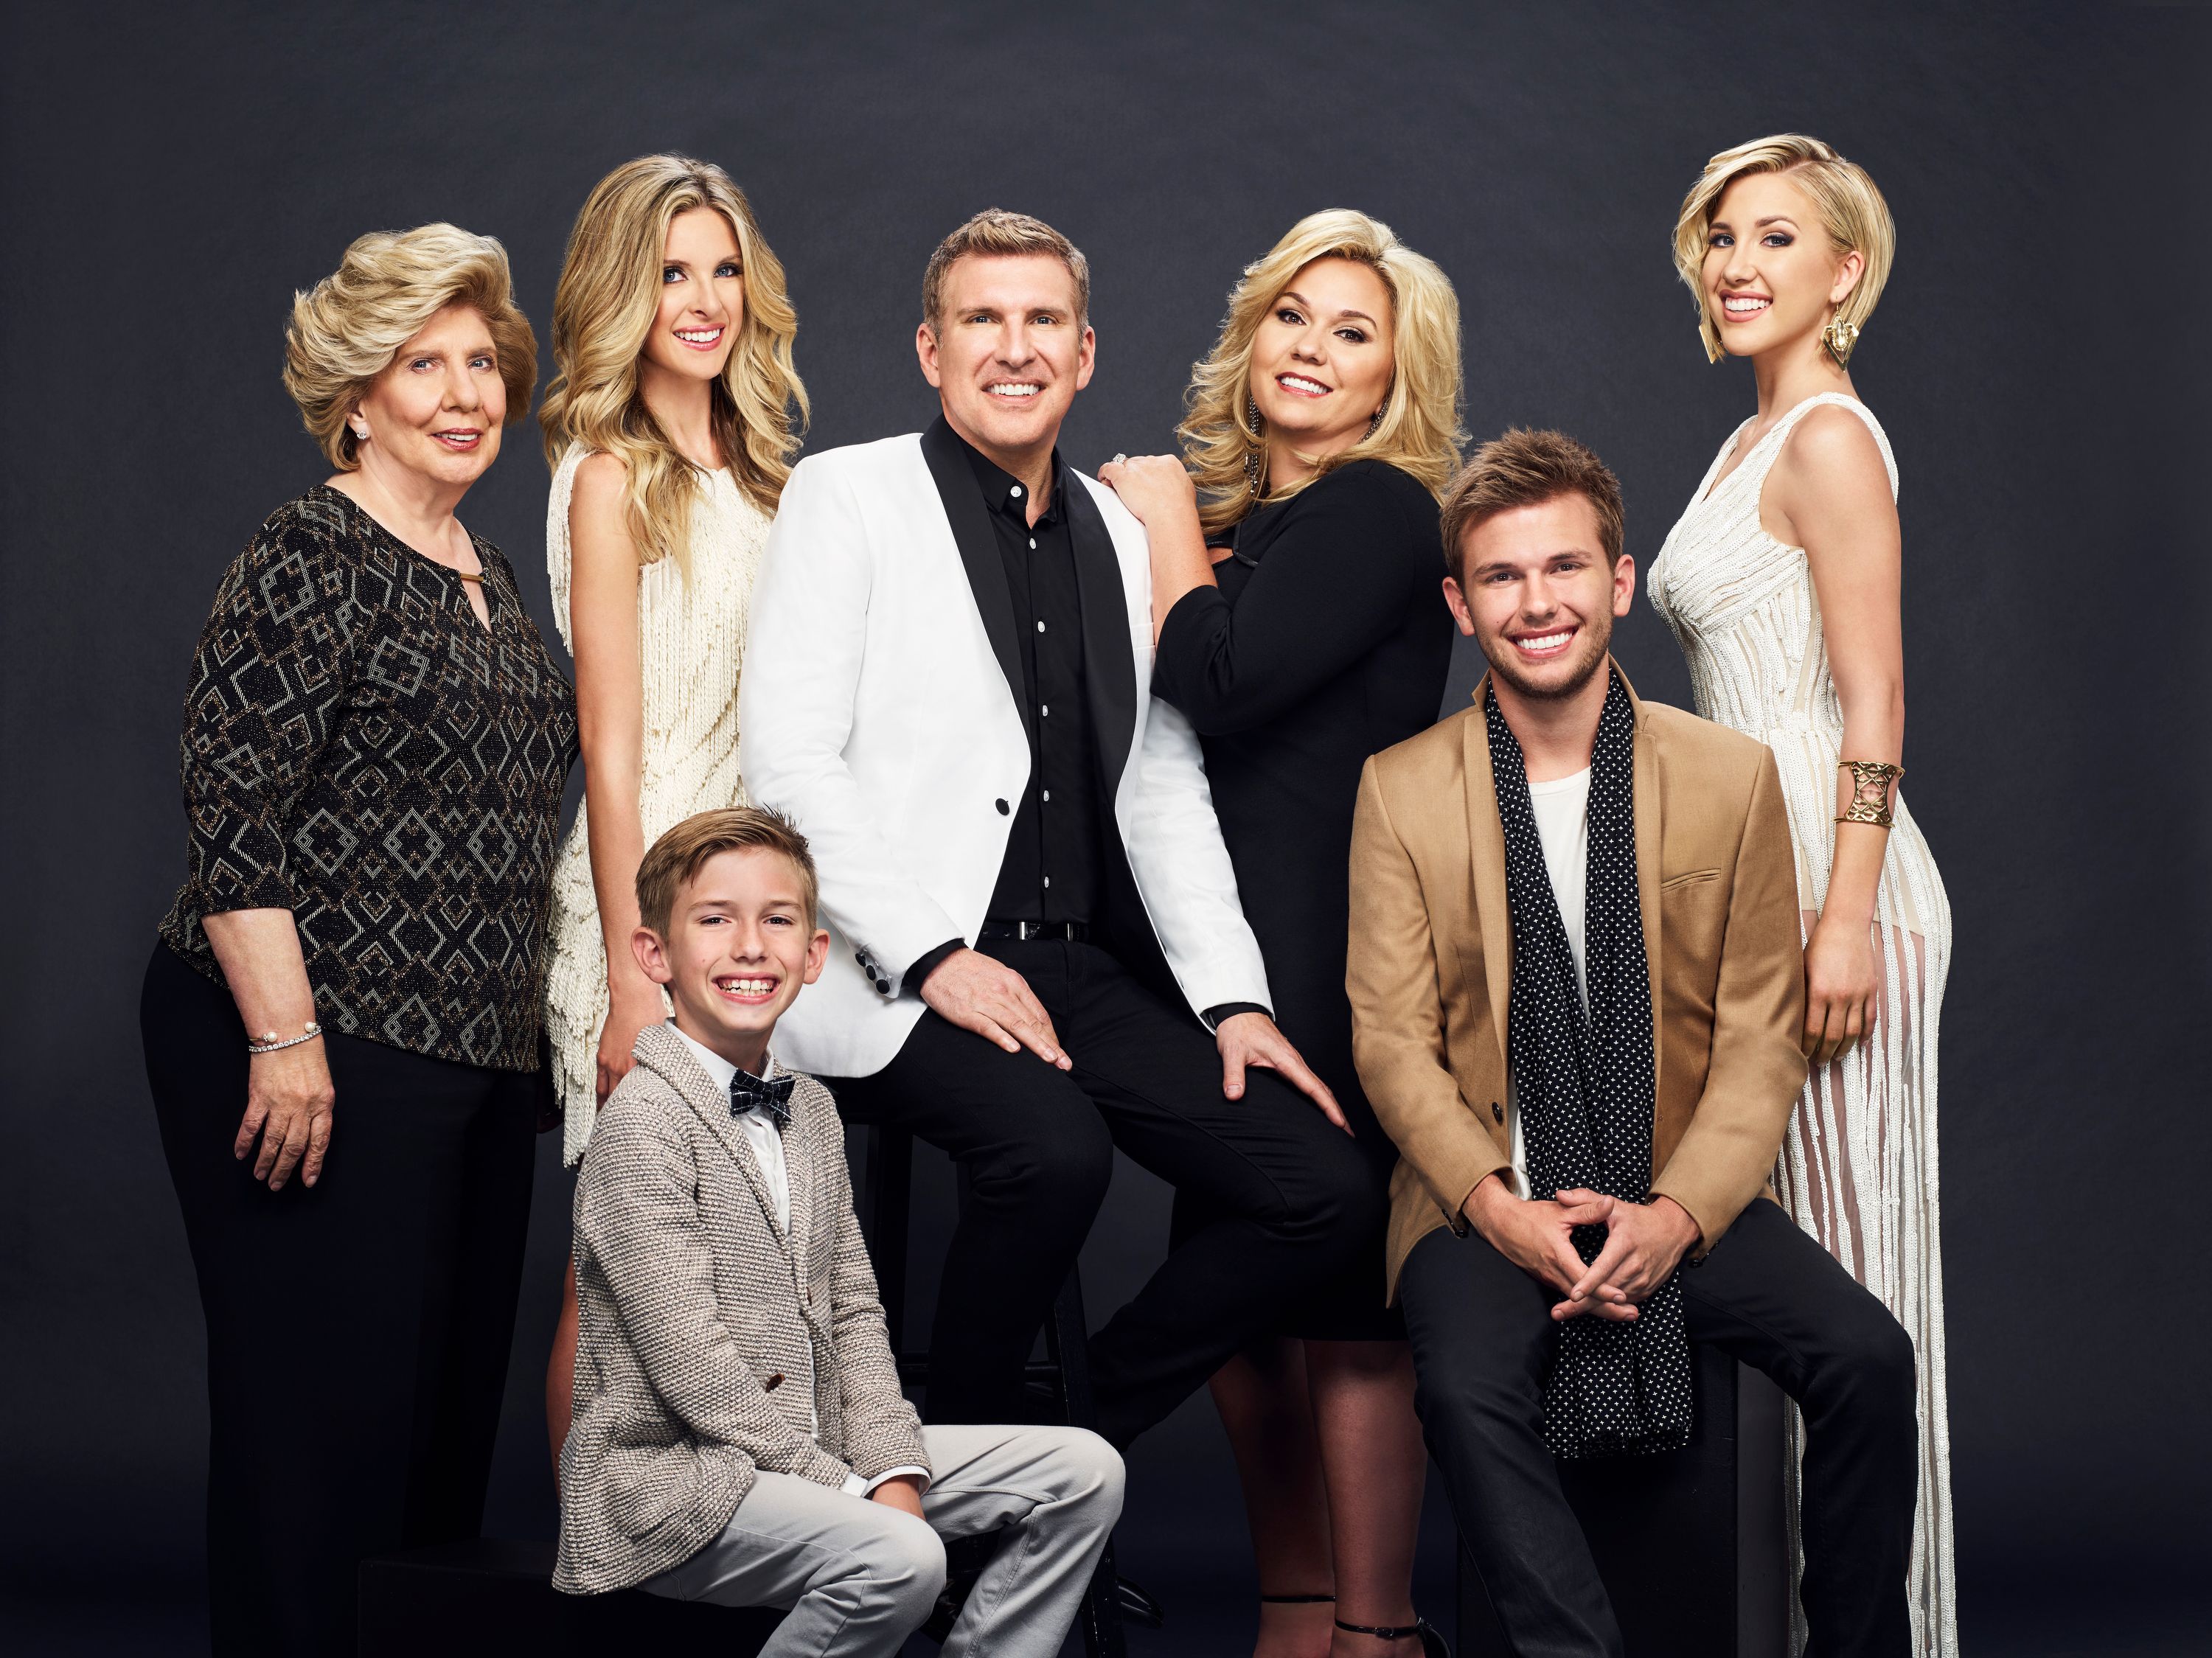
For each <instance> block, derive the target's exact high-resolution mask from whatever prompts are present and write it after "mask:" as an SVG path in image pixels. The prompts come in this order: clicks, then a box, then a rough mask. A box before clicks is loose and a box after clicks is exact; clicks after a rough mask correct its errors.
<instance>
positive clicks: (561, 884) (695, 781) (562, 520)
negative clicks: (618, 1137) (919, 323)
mask: <svg viewBox="0 0 2212 1658" xmlns="http://www.w3.org/2000/svg"><path fill="white" fill-rule="evenodd" d="M583 459H584V452H583V451H582V450H581V449H580V448H573V447H572V448H571V449H570V450H569V451H568V453H567V454H566V455H564V456H562V459H561V465H560V467H559V468H558V470H556V471H555V472H554V474H553V494H552V498H551V499H550V501H547V502H546V506H545V568H546V573H547V574H548V575H550V577H551V579H552V586H553V615H554V619H555V620H556V622H557V623H559V624H560V629H561V639H562V643H564V644H566V645H567V646H568V649H569V651H570V653H572V654H573V653H574V650H575V648H576V641H575V640H574V637H573V636H572V635H571V632H570V629H569V625H568V499H569V495H570V494H571V492H572V491H573V490H574V487H575V482H576V468H577V466H578V465H580V464H581V462H582V461H583ZM768 531H769V515H768V514H767V513H764V512H763V511H762V510H761V509H760V507H758V506H757V505H756V504H755V503H754V501H753V500H752V498H751V497H750V496H749V495H746V494H745V492H744V490H743V489H739V488H738V483H737V480H736V478H734V477H732V475H731V474H730V472H729V471H728V470H727V469H724V470H723V471H719V472H715V473H713V474H711V475H710V476H709V477H707V478H706V479H705V480H704V482H703V483H702V486H701V489H700V492H699V494H698V495H697V496H696V497H695V499H694V500H693V502H692V507H691V539H690V549H689V551H690V572H689V575H688V578H687V575H686V574H685V573H684V572H683V571H681V570H679V569H678V568H677V561H676V560H675V559H673V558H660V559H656V560H655V561H654V562H652V563H650V564H648V565H646V566H645V567H644V568H642V569H641V570H640V571H639V572H638V583H637V627H638V647H639V649H638V664H639V666H640V668H641V670H642V671H643V677H644V682H645V683H644V691H645V701H644V735H645V742H644V747H643V752H642V756H641V762H642V775H641V777H640V779H639V781H638V812H639V816H640V817H641V818H642V819H643V826H644V829H645V844H646V845H647V846H648V847H649V846H651V845H652V844H653V841H654V840H655V839H657V838H658V837H659V835H661V833H662V832H663V831H664V830H666V829H670V828H672V827H673V826H674V825H676V824H678V823H682V822H683V821H684V819H685V818H686V817H690V816H691V815H692V814H693V813H694V812H700V811H710V810H712V809H714V808H716V807H720V806H732V805H743V804H744V784H743V782H742V781H741V780H739V778H738V664H739V661H740V659H741V658H742V657H743V655H744V643H745V621H746V617H747V616H748V614H749V612H750V606H751V601H752V591H753V578H754V576H755V575H757V574H758V573H759V570H760V562H761V554H762V552H763V550H764V549H765V548H766V547H767V544H768ZM584 817H585V814H584V809H583V808H582V807H581V806H579V807H578V808H577V810H576V822H575V825H574V828H572V829H570V830H569V831H568V841H567V842H566V844H564V845H563V846H562V848H561V856H560V859H559V860H558V861H557V862H556V864H555V865H554V867H553V917H552V951H551V960H550V965H549V966H548V968H547V969H546V975H545V1015H546V1034H547V1035H548V1037H549V1039H550V1042H551V1045H552V1050H553V1082H554V1087H555V1089H556V1091H557V1092H558V1094H559V1096H560V1100H561V1114H562V1154H563V1156H564V1157H565V1158H566V1159H567V1161H568V1162H570V1163H574V1162H575V1161H576V1160H577V1159H578V1158H580V1157H582V1156H583V1155H584V1146H585V1143H586V1141H587V1140H589V1139H590V1138H591V1133H592V1118H593V1116H594V1115H595V1114H596V1113H597V1110H598V1098H597V1087H596V1084H597V1076H598V1054H599V1027H600V1026H601V1025H602V1024H604V1023H605V1022H606V1017H607V961H606V952H605V945H604V944H603V943H602V941H601V938H600V936H599V899H598V896H596V895H595V894H594V892H593V891H592V861H591V848H590V843H589V841H588V838H587V835H586V828H585V822H584Z"/></svg>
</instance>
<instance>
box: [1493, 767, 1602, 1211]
mask: <svg viewBox="0 0 2212 1658" xmlns="http://www.w3.org/2000/svg"><path fill="white" fill-rule="evenodd" d="M1589 786H1590V774H1589V767H1588V766H1585V767H1583V768H1582V769H1581V770H1580V771H1578V772H1577V773H1576V774H1574V775H1573V776H1571V777H1555V778H1553V780H1551V781H1550V782H1548V783H1531V784H1529V785H1528V805H1530V807H1531V808H1533V809H1534V812H1535V815H1536V838H1537V839H1538V840H1540V841H1542V842H1543V844H1544V872H1545V873H1546V874H1547V875H1549V876H1550V877H1551V878H1552V896H1553V898H1554V899H1555V900H1557V901H1558V903H1559V922H1560V925H1562V926H1565V928H1566V930H1567V949H1568V950H1569V952H1570V953H1571V955H1572V956H1573V957H1574V958H1575V984H1576V987H1577V988H1578V989H1579V990H1580V991H1581V992H1582V996H1583V1007H1584V1008H1588V1007H1589V973H1588V972H1587V970H1586V969H1584V968H1583V909H1584V908H1585V905H1586V900H1587V899H1588V896H1589ZM1505 1122H1506V1130H1507V1133H1510V1135H1511V1136H1512V1140H1513V1180H1512V1186H1513V1190H1514V1192H1515V1193H1516V1195H1518V1196H1520V1197H1524V1198H1525V1197H1527V1196H1528V1142H1527V1141H1526V1140H1525V1139H1522V1133H1521V1101H1520V1097H1519V1095H1518V1093H1517V1092H1516V1090H1515V1088H1514V1086H1513V1078H1512V1076H1511V1074H1510V1072H1509V1073H1508V1075H1507V1076H1506V1078H1505Z"/></svg>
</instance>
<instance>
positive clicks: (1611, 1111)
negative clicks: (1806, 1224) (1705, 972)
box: [1484, 676, 1690, 1457]
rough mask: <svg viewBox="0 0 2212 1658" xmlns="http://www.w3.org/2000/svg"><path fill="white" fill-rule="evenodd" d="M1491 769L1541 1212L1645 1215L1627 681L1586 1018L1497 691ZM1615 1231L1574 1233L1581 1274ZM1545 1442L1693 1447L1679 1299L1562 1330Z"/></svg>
mask: <svg viewBox="0 0 2212 1658" xmlns="http://www.w3.org/2000/svg"><path fill="white" fill-rule="evenodd" d="M1484 712H1485V713H1486V714H1487V716H1488V720H1489V726H1490V768H1491V775H1492V780H1493V781H1494V782H1495V784H1496V786H1497V789H1498V820H1499V822H1500V823H1503V825H1504V829H1505V896H1506V901H1507V905H1508V908H1510V910H1511V911H1512V917H1513V997H1512V1003H1511V1005H1510V1011H1509V1012H1508V1015H1507V1021H1506V1023H1507V1037H1506V1060H1507V1063H1508V1064H1509V1065H1510V1066H1511V1068H1512V1072H1513V1083H1514V1087H1515V1089H1516V1091H1517V1095H1518V1098H1519V1102H1520V1110H1521V1124H1522V1133H1523V1135H1524V1136H1525V1138H1526V1140H1527V1143H1528V1185H1529V1189H1530V1191H1531V1192H1532V1193H1534V1195H1535V1196H1537V1197H1539V1198H1549V1197H1552V1196H1553V1194H1554V1193H1558V1192H1559V1191H1560V1190H1562V1189H1563V1188H1566V1187H1577V1186H1581V1187H1589V1188H1590V1189H1591V1190H1593V1191H1596V1192H1602V1193H1606V1194H1607V1195H1608V1196H1610V1197H1615V1198H1620V1199H1626V1201H1628V1202H1631V1203H1642V1202H1644V1201H1645V1200H1646V1199H1648V1198H1649V1197H1650V1187H1651V1118H1652V1110H1653V1104H1654V1098H1655V1095H1656V1088H1657V1083H1656V1069H1655V1066H1654V1061H1653V1058H1652V1047H1651V1042H1652V1035H1651V978H1650V967H1649V965H1648V964H1647V963H1646V962H1645V960H1644V912H1643V910H1642V908H1640V906H1639V905H1638V902H1637V894H1636V802H1635V785H1634V770H1633V762H1634V748H1635V736H1636V711H1635V709H1634V708H1633V706H1632V704H1631V703H1630V702H1629V700H1628V691H1627V689H1626V687H1625V686H1623V685H1622V683H1620V678H1619V677H1618V676H1615V677H1613V680H1612V683H1611V687H1610V689H1608V690H1607V693H1606V699H1605V712H1604V713H1603V714H1601V715H1600V716H1599V719H1598V726H1597V744H1596V746H1595V749H1593V750H1592V751H1591V754H1590V787H1589V894H1588V896H1587V899H1586V901H1585V907H1584V909H1583V916H1584V920H1583V975H1584V977H1585V979H1586V980H1587V981H1588V983H1589V1007H1588V1008H1587V1009H1585V1008H1584V1006H1583V998H1582V993H1581V990H1580V989H1579V988H1578V987H1577V984H1576V982H1575V963H1574V957H1573V955H1572V953H1571V951H1570V950H1569V949H1568V946H1567V930H1566V927H1565V925H1564V924H1563V923H1562V922H1561V921H1560V920H1559V902H1558V901H1557V900H1556V899H1555V898H1554V897H1553V894H1552V880H1551V877H1550V875H1549V874H1548V873H1547V872H1546V870H1545V867H1544V846H1543V842H1542V841H1541V840H1540V839H1539V838H1538V836H1537V834H1536V814H1535V811H1534V809H1533V808H1532V807H1531V805H1529V800H1528V766H1527V764H1526V762H1524V761H1523V759H1522V754H1521V744H1519V743H1518V742H1516V740H1515V739H1514V736H1513V732H1512V730H1511V728H1510V727H1509V726H1507V725H1506V723H1505V716H1504V714H1501V713H1500V712H1499V711H1498V697H1497V694H1496V693H1495V692H1494V691H1493V692H1492V693H1491V695H1489V696H1488V698H1487V699H1486V703H1485V709H1484ZM1605 1236H1606V1235H1605V1229H1604V1228H1603V1227H1601V1226H1584V1227H1579V1228H1577V1230H1576V1231H1575V1233H1574V1236H1573V1242H1574V1245H1575V1248H1576V1249H1577V1251H1578V1252H1579V1253H1580V1254H1581V1255H1582V1258H1583V1260H1585V1261H1589V1260H1595V1259H1596V1256H1597V1253H1598V1251H1599V1249H1601V1248H1603V1247H1604V1243H1605ZM1544 1437H1545V1439H1546V1441H1547V1442H1548V1443H1549V1444H1550V1446H1551V1448H1552V1450H1553V1454H1554V1455H1559V1456H1563V1457H1582V1456H1620V1455H1636V1454H1639V1453H1643V1452H1647V1451H1665V1450H1674V1449H1675V1448H1679V1447H1680V1446H1682V1445H1685V1444H1686V1443H1688V1442H1689V1437H1690V1347H1689V1339H1688V1336H1687V1334H1686V1332H1685V1330H1684V1327H1683V1323H1682V1288H1681V1284H1680V1283H1679V1282H1678V1281H1677V1279H1676V1278H1673V1277H1670V1278H1668V1280H1667V1282H1666V1283H1664V1284H1662V1285H1660V1287H1659V1289H1658V1291H1656V1293H1655V1294H1654V1295H1653V1296H1652V1297H1651V1298H1650V1300H1649V1301H1647V1302H1645V1303H1644V1306H1643V1308H1642V1309H1641V1311H1640V1313H1639V1314H1638V1317H1637V1319H1636V1321H1634V1322H1633V1323H1626V1324H1616V1323H1611V1322H1608V1321H1605V1320H1602V1319H1600V1318H1597V1317H1595V1315H1583V1317H1581V1318H1577V1319H1571V1320H1569V1321H1567V1322H1566V1323H1565V1324H1563V1325H1561V1326H1560V1327H1559V1361H1558V1363H1556V1364H1555V1365H1554V1366H1553V1370H1552V1377H1551V1381H1550V1382H1548V1383H1547V1386H1546V1388H1545V1392H1544Z"/></svg>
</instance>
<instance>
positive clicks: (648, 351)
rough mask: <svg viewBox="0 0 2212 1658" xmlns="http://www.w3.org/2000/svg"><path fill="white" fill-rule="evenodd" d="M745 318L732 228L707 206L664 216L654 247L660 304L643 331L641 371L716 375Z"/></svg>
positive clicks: (742, 279) (682, 375) (742, 283)
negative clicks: (663, 231)
mask: <svg viewBox="0 0 2212 1658" xmlns="http://www.w3.org/2000/svg"><path fill="white" fill-rule="evenodd" d="M744 320H745V277H744V261H743V260H742V259H741V258H739V256H738V234H737V232H736V231H734V230H732V228H730V222H729V220H727V219H726V218H725V217H724V216H722V215H721V213H720V212H719V211H718V210H715V209H714V208H711V207H695V208H692V209H690V210H689V211H688V212H684V213H679V214H678V215H677V216H675V217H674V218H673V219H671V220H670V221H669V222H668V234H667V236H666V238H665V240H664V241H663V243H662V246H661V250H660V308H659V310H658V311H657V312H656V313H654V315H653V326H652V328H651V330H650V331H648V332H647V335H646V337H645V350H644V353H643V355H644V358H645V364H646V369H647V373H653V372H658V373H660V374H672V375H675V376H677V377H678V378H680V379H684V380H714V379H716V378H718V377H719V376H720V374H721V372H722V370H723V369H724V368H725V367H726V366H727V365H728V363H729V361H730V348H731V347H732V346H733V345H735V344H736V343H737V338H738V329H740V328H741V327H743V326H744Z"/></svg>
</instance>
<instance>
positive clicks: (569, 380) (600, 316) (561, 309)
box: [538, 155, 807, 575]
mask: <svg viewBox="0 0 2212 1658" xmlns="http://www.w3.org/2000/svg"><path fill="white" fill-rule="evenodd" d="M695 208H708V209H712V210H714V211H715V212H718V213H720V215H721V216H723V217H724V218H726V219H727V220H728V221H729V222H730V229H731V231H732V234H734V235H735V236H736V237H737V241H738V268H739V270H741V271H742V272H743V274H744V322H743V323H742V324H741V325H740V326H739V327H738V337H737V340H736V342H735V343H733V344H732V346H731V348H730V358H729V361H728V363H727V364H726V366H725V367H724V368H723V370H722V374H721V376H720V379H718V380H716V381H715V382H714V392H713V396H714V442H715V446H716V447H717V448H719V449H720V451H721V452H722V459H723V460H724V461H725V463H726V464H727V465H728V466H729V468H730V470H731V472H732V475H733V476H734V477H736V479H737V483H738V488H739V489H743V490H744V492H745V494H746V495H749V496H750V497H751V498H752V500H753V501H754V502H755V503H756V504H757V506H758V507H760V508H761V510H762V511H763V512H766V513H773V512H774V511H775V507H776V503H777V501H780V500H781V499H782V496H783V485H784V481H785V480H786V479H787V478H788V477H790V476H791V465H792V461H793V459H794V458H795V457H796V456H797V455H798V453H799V434H800V433H801V432H802V431H803V430H804V429H805V421H806V414H807V404H806V387H805V386H804V385H803V384H801V383H800V380H799V370H798V368H797V367H795V366H793V361H792V353H791V342H792V337H793V335H795V334H796V333H798V331H799V317H798V313H796V312H794V311H793V309H792V306H791V297H790V295H789V294H788V293H787V291H786V289H785V287H784V276H783V264H782V263H781V261H780V260H779V259H778V258H776V257H775V252H774V251H773V250H772V249H771V248H770V247H769V245H768V240H767V238H766V237H764V236H763V235H762V234H761V229H760V225H759V223H758V222H757V221H756V220H755V219H754V217H753V210H752V204H751V203H750V202H748V201H747V200H746V199H745V193H744V191H742V190H740V189H738V186H737V185H736V183H735V182H734V181H733V180H732V179H731V178H730V175H729V174H728V173H725V172H723V171H722V169H721V168H720V167H716V166H714V164H713V163H712V162H708V161H693V160H692V159H691V158H690V157H689V156H686V155H641V156H640V157H638V159H637V160H635V161H626V162H624V163H623V165H622V166H620V167H617V168H616V169H615V170H614V171H613V172H611V173H609V174H607V176H606V177H605V178H604V179H600V180H599V184H598V185H596V186H595V187H594V188H593V189H592V193H591V195H590V196H589V197H587V198H586V200H585V203H584V207H583V211H581V212H580V213H579V214H577V216H576V224H575V228H574V230H572V231H570V232H569V234H568V257H567V258H566V259H565V260H563V261H562V266H561V281H560V284H559V285H558V286H557V287H556V288H555V289H554V290H553V381H552V384H551V385H550V386H547V387H546V388H545V404H544V408H543V409H541V410H539V411H538V425H539V427H540V428H541V429H542V430H543V431H544V435H545V459H546V462H547V464H548V465H551V466H553V467H555V468H556V469H557V468H558V467H559V466H560V464H561V459H562V456H563V455H564V454H566V453H567V452H568V448H569V446H571V445H578V444H580V445H581V446H583V447H584V448H585V449H586V451H589V452H593V453H598V454H605V455H612V456H613V457H614V458H615V459H617V460H619V461H621V462H622V463H623V466H624V467H625V469H627V471H628V475H629V487H628V495H627V500H628V507H629V510H628V514H627V516H628V519H629V531H630V538H631V539H632V540H633V541H634V542H635V544H636V546H637V552H638V556H639V558H640V559H641V561H642V562H645V563H647V564H651V563H653V562H656V561H658V560H659V559H662V558H665V557H671V556H672V557H673V558H674V559H675V560H676V564H677V568H678V569H679V570H682V571H684V572H685V573H686V574H687V575H688V574H689V560H688V552H689V547H690V527H691V505H692V502H693V501H694V500H695V499H696V497H697V495H698V491H699V487H700V484H701V482H702V480H701V478H700V475H699V469H698V468H697V467H696V466H694V465H692V464H691V463H690V461H689V460H688V459H685V458H684V455H683V454H682V453H680V452H678V450H677V448H676V446H675V445H674V444H672V443H671V442H670V441H669V440H668V435H667V434H666V433H665V432H663V431H662V430H661V429H660V423H659V422H658V421H656V420H654V419H653V413H652V411H651V410H648V409H647V407H646V406H645V399H644V398H643V397H641V395H640V394H639V391H638V359H639V357H640V355H641V353H642V352H643V350H644V349H645V341H646V336H647V332H648V331H650V330H651V329H652V327H653V319H654V317H655V316H657V315H658V314H659V310H660V288H661V283H660V271H661V261H662V256H663V252H664V250H665V248H666V246H667V242H668V227H669V225H670V223H671V222H672V221H673V220H674V219H675V217H676V216H677V215H678V214H679V213H688V212H690V211H691V210H693V209H695Z"/></svg>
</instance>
